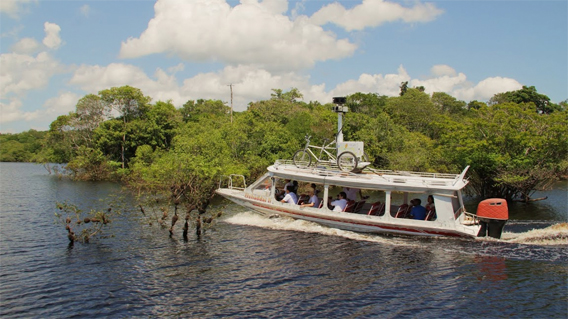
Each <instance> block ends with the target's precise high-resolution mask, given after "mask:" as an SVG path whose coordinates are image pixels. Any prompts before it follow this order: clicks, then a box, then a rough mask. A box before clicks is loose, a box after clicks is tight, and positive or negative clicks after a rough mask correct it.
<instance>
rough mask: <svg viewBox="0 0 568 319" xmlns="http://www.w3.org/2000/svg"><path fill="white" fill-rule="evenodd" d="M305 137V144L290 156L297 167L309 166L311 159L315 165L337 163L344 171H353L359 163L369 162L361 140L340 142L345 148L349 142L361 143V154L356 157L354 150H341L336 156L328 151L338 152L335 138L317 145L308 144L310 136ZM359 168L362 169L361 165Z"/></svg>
mask: <svg viewBox="0 0 568 319" xmlns="http://www.w3.org/2000/svg"><path fill="white" fill-rule="evenodd" d="M305 138H306V145H305V146H304V148H303V149H301V150H298V151H297V152H296V153H294V156H293V157H292V160H293V162H294V165H296V167H298V168H307V167H309V166H310V165H311V164H312V159H313V160H314V162H315V165H318V164H327V165H331V166H333V165H337V167H339V169H340V170H342V171H344V172H351V171H354V170H355V169H357V168H358V165H359V164H360V163H361V164H363V165H364V166H367V165H369V164H370V163H368V159H367V155H366V154H364V152H363V144H362V142H341V144H342V145H341V146H342V147H344V148H346V149H347V148H348V146H349V145H350V144H351V145H356V146H359V144H357V143H361V144H360V152H359V153H362V154H361V156H359V157H357V156H356V155H355V154H354V152H352V151H348V150H346V151H343V152H341V153H340V154H339V155H338V156H337V157H336V156H335V155H334V154H333V153H331V152H330V151H333V152H335V154H337V153H339V148H340V147H338V145H336V141H335V139H334V140H333V141H331V142H329V143H327V142H328V140H327V139H324V141H323V145H322V146H318V145H311V144H310V139H311V136H309V135H306V137H305ZM314 150H316V153H317V152H318V150H319V155H316V153H314ZM359 168H360V169H362V168H361V167H359ZM363 168H364V167H363Z"/></svg>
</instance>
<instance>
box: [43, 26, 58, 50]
mask: <svg viewBox="0 0 568 319" xmlns="http://www.w3.org/2000/svg"><path fill="white" fill-rule="evenodd" d="M43 26H44V27H43V28H44V30H45V38H43V44H44V45H45V46H46V47H48V48H50V49H57V48H59V46H60V45H61V38H60V37H59V31H61V28H60V27H59V26H58V25H57V24H55V23H49V22H46V23H44V25H43Z"/></svg>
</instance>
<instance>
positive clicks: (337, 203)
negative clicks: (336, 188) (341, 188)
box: [331, 192, 347, 212]
mask: <svg viewBox="0 0 568 319" xmlns="http://www.w3.org/2000/svg"><path fill="white" fill-rule="evenodd" d="M338 197H339V198H338V199H336V200H334V201H333V202H331V206H333V211H334V212H342V211H343V210H344V209H345V206H347V199H345V198H346V197H347V195H346V194H345V192H340V193H339V195H338Z"/></svg>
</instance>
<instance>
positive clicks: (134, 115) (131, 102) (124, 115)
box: [99, 85, 151, 168]
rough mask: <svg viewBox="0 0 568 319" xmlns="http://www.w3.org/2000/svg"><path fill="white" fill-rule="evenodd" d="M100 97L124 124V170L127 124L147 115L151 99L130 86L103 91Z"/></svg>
mask: <svg viewBox="0 0 568 319" xmlns="http://www.w3.org/2000/svg"><path fill="white" fill-rule="evenodd" d="M99 96H100V97H101V100H102V101H103V102H104V103H105V107H106V108H107V109H111V110H114V111H116V112H118V113H119V114H120V119H122V122H123V124H124V125H123V129H122V133H123V134H122V145H121V161H122V168H125V162H126V158H125V154H124V153H125V147H126V132H127V128H126V124H127V123H128V122H129V121H131V120H133V119H138V118H141V117H143V116H144V115H145V113H146V111H147V110H148V105H149V103H150V101H151V98H150V97H148V96H145V95H144V94H143V93H142V91H141V90H140V89H137V88H133V87H131V86H128V85H126V86H122V87H113V88H110V89H106V90H102V91H100V92H99Z"/></svg>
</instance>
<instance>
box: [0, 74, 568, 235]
mask: <svg viewBox="0 0 568 319" xmlns="http://www.w3.org/2000/svg"><path fill="white" fill-rule="evenodd" d="M302 97H303V96H302V94H301V92H299V91H298V90H297V89H295V88H293V89H291V90H290V91H288V92H284V91H282V90H281V89H273V93H272V94H271V97H270V98H269V99H267V100H262V101H258V102H251V103H249V105H248V109H247V110H246V111H243V112H235V113H234V114H233V115H231V110H230V108H229V107H228V106H227V105H226V103H225V102H223V101H220V100H202V99H200V100H190V101H187V102H186V103H185V104H184V105H183V106H182V107H181V108H179V109H177V108H176V107H175V106H174V105H173V104H172V103H171V101H157V102H155V103H152V99H151V97H149V96H146V95H144V94H143V92H142V91H141V90H140V89H137V88H134V87H130V86H123V87H113V88H110V89H106V90H102V91H100V92H99V93H98V94H96V95H95V94H89V95H86V96H84V97H83V98H81V99H80V100H79V101H78V102H77V105H76V109H75V111H74V112H71V113H69V114H66V115H62V116H59V117H58V118H57V119H56V120H55V121H53V122H52V123H51V125H50V128H49V131H47V132H37V131H33V130H30V131H28V132H23V133H20V134H3V135H1V136H0V156H1V157H0V159H1V160H2V161H33V162H40V163H66V165H65V169H66V173H67V174H68V175H70V176H72V178H75V179H78V180H118V181H121V182H123V183H125V184H126V185H128V186H129V187H130V188H132V189H134V190H136V191H138V192H139V193H140V194H151V195H152V196H154V197H156V198H161V200H164V201H166V202H168V203H170V204H172V205H174V206H175V207H176V212H177V208H178V206H180V205H181V206H180V207H185V208H187V209H188V211H190V210H193V209H195V210H197V211H199V212H205V210H206V208H207V205H208V204H209V202H210V200H211V198H212V197H213V195H214V190H215V188H216V187H217V183H218V181H219V177H220V176H221V175H223V174H231V173H233V174H242V175H245V176H246V177H247V180H254V179H255V178H256V177H258V176H259V175H260V174H263V173H264V171H265V168H266V167H267V166H268V165H270V164H272V163H273V162H274V161H275V160H276V159H290V158H291V157H292V155H293V154H294V152H295V151H296V150H298V149H300V148H302V147H303V143H304V136H305V135H306V134H309V135H311V136H313V139H312V141H313V142H314V143H316V144H317V143H319V142H322V141H323V140H324V139H331V138H333V136H334V134H335V133H336V127H337V116H336V114H335V113H334V112H333V111H332V107H333V104H331V103H327V104H320V103H318V102H314V101H310V102H304V101H302ZM567 101H568V100H567ZM567 101H564V102H561V103H559V104H555V103H552V102H550V99H549V98H548V97H547V96H545V95H542V94H540V93H538V92H537V90H536V89H535V88H534V87H532V86H531V87H523V88H522V89H520V90H517V91H511V92H505V93H500V94H496V95H495V96H494V97H493V98H491V100H489V101H488V102H487V103H485V102H479V101H472V102H469V103H466V102H464V101H460V100H457V99H456V98H454V97H452V96H450V95H448V94H446V93H442V92H437V93H434V94H432V95H428V94H426V93H424V88H410V87H408V85H407V83H406V84H405V83H402V84H401V94H400V95H399V96H396V97H387V96H384V95H379V94H376V93H354V94H352V95H349V96H347V106H348V107H349V113H347V114H346V117H345V120H344V128H343V134H344V138H345V140H346V141H363V142H365V152H366V153H367V155H368V156H369V157H370V158H371V160H372V161H373V164H374V167H375V168H379V169H393V170H408V171H426V172H448V173H455V172H460V171H461V170H463V168H464V167H465V166H467V165H469V166H470V170H469V176H470V182H471V183H470V184H471V186H470V187H469V188H468V189H467V190H468V191H469V192H470V193H471V194H475V195H479V196H482V197H503V198H506V199H508V200H511V199H515V198H517V199H518V198H522V199H523V200H530V197H531V195H532V194H533V192H534V191H535V190H538V189H542V188H546V187H547V186H549V185H550V184H551V183H552V182H554V181H556V180H557V179H558V178H560V177H563V176H566V175H567V172H568V160H567V156H566V155H567V154H568V142H567V141H568V133H567V130H566V127H568V125H567V124H568V111H567V107H566V106H567ZM330 102H331V101H330ZM176 216H177V215H176ZM176 220H177V219H176ZM172 227H173V226H172Z"/></svg>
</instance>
